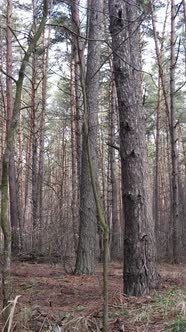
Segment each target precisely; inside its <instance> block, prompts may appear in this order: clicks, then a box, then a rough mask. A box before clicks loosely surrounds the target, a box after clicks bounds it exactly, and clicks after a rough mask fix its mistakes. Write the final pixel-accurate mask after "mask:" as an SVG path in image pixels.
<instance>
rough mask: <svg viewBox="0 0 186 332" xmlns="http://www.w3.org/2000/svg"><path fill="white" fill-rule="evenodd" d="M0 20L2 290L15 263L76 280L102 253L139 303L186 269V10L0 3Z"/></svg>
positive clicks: (180, 6)
mask: <svg viewBox="0 0 186 332" xmlns="http://www.w3.org/2000/svg"><path fill="white" fill-rule="evenodd" d="M0 18H1V27H0V45H1V47H0V178H1V192H0V198H1V228H0V253H1V255H2V257H3V258H2V262H3V264H2V266H3V268H2V276H3V277H2V280H5V279H6V278H7V276H8V274H9V272H10V258H11V255H12V256H13V257H15V256H17V257H21V258H22V259H30V260H37V261H38V262H53V263H61V264H62V265H63V267H64V269H65V270H66V272H70V273H71V272H74V273H75V274H77V275H81V274H89V275H91V274H94V273H95V267H96V263H97V262H102V261H104V258H105V255H106V258H107V259H108V261H123V260H124V266H125V269H124V270H125V271H126V272H124V280H125V285H126V286H124V287H125V292H126V293H128V294H129V295H131V294H132V295H139V294H143V293H144V292H146V290H147V289H148V288H151V286H152V284H153V283H154V285H155V284H156V281H157V278H158V277H157V274H156V271H155V261H157V262H159V263H162V262H164V263H184V262H185V261H186V222H185V220H186V185H185V184H186V115H185V92H186V90H185V83H186V35H185V34H186V2H185V0H182V1H175V2H174V1H173V0H172V1H169V0H167V1H159V0H157V1H152V0H148V1H145V0H143V1H134V0H129V1H128V2H127V1H117V0H113V1H112V0H110V1H107V0H105V1H101V0H100V1H98V0H95V1H94V0H88V1H87V2H86V1H83V0H82V1H80V0H72V1H71V0H65V1H61V2H60V1H56V0H54V1H50V0H49V2H48V1H47V0H45V1H40V0H33V1H29V0H28V1H16V0H14V1H12V0H7V1H4V0H2V1H1V8H0ZM107 244H108V248H107ZM107 249H108V251H107ZM123 253H124V255H123ZM134 283H135V284H136V285H138V286H139V285H140V286H139V287H138V286H134ZM5 289H6V283H5ZM3 296H4V300H5V302H4V305H5V304H6V302H7V300H8V298H9V295H8V293H6V290H5V293H4V294H3ZM105 331H106V330H105Z"/></svg>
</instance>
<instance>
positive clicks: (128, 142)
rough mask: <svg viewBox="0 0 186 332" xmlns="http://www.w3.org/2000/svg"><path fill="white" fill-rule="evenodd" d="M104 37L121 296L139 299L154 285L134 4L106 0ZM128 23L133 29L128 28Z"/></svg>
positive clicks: (147, 176)
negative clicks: (120, 211) (117, 170)
mask: <svg viewBox="0 0 186 332" xmlns="http://www.w3.org/2000/svg"><path fill="white" fill-rule="evenodd" d="M109 4H110V5H109V10H110V31H111V35H112V47H113V64H114V71H115V79H116V89H117V96H118V108H119V115H120V153H121V164H122V182H123V188H122V189H123V204H124V219H125V234H124V293H126V294H129V295H135V296H136V295H142V294H145V293H148V292H149V290H150V288H152V287H155V286H156V284H157V279H158V277H157V272H156V263H155V261H156V248H155V230H154V222H153V217H152V199H151V195H150V182H149V170H148V164H147V147H146V138H145V117H144V112H143V107H142V93H141V72H140V70H141V59H140V32H139V27H138V24H139V23H138V20H137V17H138V15H139V13H138V3H137V1H136V0H131V1H130V3H129V2H123V1H122V0H110V2H109ZM131 22H133V24H131Z"/></svg>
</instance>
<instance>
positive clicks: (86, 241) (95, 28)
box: [75, 0, 103, 274]
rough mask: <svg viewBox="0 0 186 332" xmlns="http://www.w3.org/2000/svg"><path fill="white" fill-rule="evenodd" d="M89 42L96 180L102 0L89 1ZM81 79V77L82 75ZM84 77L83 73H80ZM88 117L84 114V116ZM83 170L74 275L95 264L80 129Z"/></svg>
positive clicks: (92, 206)
mask: <svg viewBox="0 0 186 332" xmlns="http://www.w3.org/2000/svg"><path fill="white" fill-rule="evenodd" d="M89 5H90V7H89V10H90V13H91V15H90V19H89V27H88V31H89V35H88V38H89V41H88V58H87V75H86V97H87V104H88V105H87V108H88V119H86V121H87V122H88V140H89V148H90V157H91V161H92V166H93V174H94V176H95V177H96V178H97V175H96V174H97V125H98V95H99V73H98V72H97V70H98V68H99V64H100V48H101V44H100V42H99V41H97V40H98V39H100V36H101V30H102V29H101V26H102V10H103V8H102V5H103V3H102V0H95V1H90V4H89ZM81 70H82V68H81ZM81 75H82V74H81ZM83 75H84V73H83ZM85 116H86V117H87V114H85ZM82 151H83V152H82V169H81V184H80V228H79V243H78V252H77V261H76V268H75V272H76V274H94V273H95V263H96V235H97V211H96V204H95V198H94V194H93V189H92V183H91V178H90V169H89V162H88V156H87V134H86V131H85V126H84V128H83V146H82Z"/></svg>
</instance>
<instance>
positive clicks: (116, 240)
mask: <svg viewBox="0 0 186 332" xmlns="http://www.w3.org/2000/svg"><path fill="white" fill-rule="evenodd" d="M111 84H112V86H111V105H110V108H111V109H110V117H111V119H110V126H111V145H112V146H114V145H115V126H116V110H117V95H116V86H115V78H114V75H112V83H111ZM110 166H111V184H112V235H111V239H112V240H111V259H112V260H117V259H119V258H120V257H121V253H120V249H121V248H120V234H121V230H120V224H119V218H118V187H117V178H116V175H117V173H116V151H115V149H114V148H113V147H110Z"/></svg>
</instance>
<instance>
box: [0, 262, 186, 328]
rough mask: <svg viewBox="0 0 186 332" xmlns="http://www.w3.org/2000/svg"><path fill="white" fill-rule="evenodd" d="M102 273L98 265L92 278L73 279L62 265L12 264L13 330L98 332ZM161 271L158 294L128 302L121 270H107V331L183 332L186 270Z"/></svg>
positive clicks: (166, 268)
mask: <svg viewBox="0 0 186 332" xmlns="http://www.w3.org/2000/svg"><path fill="white" fill-rule="evenodd" d="M101 269H102V268H101V265H98V267H97V273H96V276H74V275H68V274H66V273H65V272H64V269H63V268H62V267H61V266H60V265H55V266H52V265H50V264H33V263H32V264H30V263H28V262H24V263H23V262H14V263H13V267H12V279H13V291H12V297H13V298H15V297H16V296H17V295H20V296H21V297H20V298H19V299H18V303H17V305H16V311H15V314H14V326H15V327H14V329H13V331H18V332H26V331H27V332H31V331H33V332H49V331H51V332H57V331H58V332H73V331H79V332H85V331H92V332H93V331H101V328H102V272H101ZM159 272H160V275H161V277H162V282H161V287H160V289H159V290H156V291H154V292H153V293H152V294H151V295H150V296H144V297H139V298H136V297H127V296H123V294H122V286H123V285H122V284H123V281H122V266H121V265H120V264H119V263H117V264H110V265H109V276H108V278H109V331H121V332H122V331H125V332H126V331H136V332H146V331H151V332H153V331H156V332H161V331H173V332H174V331H175V332H176V331H181V332H184V331H186V265H168V264H164V265H160V266H159ZM0 330H1V331H2V325H1V327H0Z"/></svg>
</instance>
